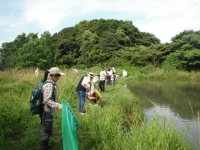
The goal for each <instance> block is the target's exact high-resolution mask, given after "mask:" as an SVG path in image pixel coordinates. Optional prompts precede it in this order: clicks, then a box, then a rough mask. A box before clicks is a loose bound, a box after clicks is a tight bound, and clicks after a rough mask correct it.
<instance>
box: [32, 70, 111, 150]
mask: <svg viewBox="0 0 200 150" xmlns="http://www.w3.org/2000/svg"><path fill="white" fill-rule="evenodd" d="M35 74H36V75H37V76H38V74H39V70H38V68H37V69H36V71H35ZM62 75H65V73H63V72H62V71H61V70H60V69H59V68H58V67H52V68H51V69H49V70H48V71H46V72H45V74H44V78H43V80H42V82H46V81H48V83H46V84H45V85H44V86H43V87H42V93H43V105H44V107H43V111H42V114H40V117H41V124H42V131H41V150H48V142H49V139H50V137H51V135H52V129H53V119H54V115H55V111H56V109H58V110H60V111H62V105H61V104H60V103H58V99H57V97H56V94H57V92H58V86H57V85H56V83H57V81H58V80H59V78H60V77H61V76H62ZM94 76H95V75H94V74H93V73H92V72H89V73H88V74H86V75H84V76H82V77H81V79H80V81H79V82H78V85H77V87H76V92H77V95H78V111H79V112H81V114H85V113H86V110H85V106H84V105H85V101H86V99H87V98H88V99H89V100H91V101H95V102H96V103H97V104H100V103H101V99H102V95H101V94H100V92H99V91H98V90H97V89H96V88H95V87H94V83H93V79H94ZM106 80H107V81H108V77H106V71H105V70H104V67H101V71H100V74H99V84H98V85H99V88H100V90H101V92H104V91H105V82H106ZM110 80H111V81H109V83H110V84H112V83H113V82H112V80H113V79H112V77H111V79H110ZM51 82H52V83H53V84H52V83H51Z"/></svg>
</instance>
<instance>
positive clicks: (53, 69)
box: [48, 67, 65, 76]
mask: <svg viewBox="0 0 200 150" xmlns="http://www.w3.org/2000/svg"><path fill="white" fill-rule="evenodd" d="M48 71H49V73H50V74H59V75H61V76H62V75H65V73H63V72H61V71H60V69H59V68H58V67H52V68H51V69H49V70H48Z"/></svg>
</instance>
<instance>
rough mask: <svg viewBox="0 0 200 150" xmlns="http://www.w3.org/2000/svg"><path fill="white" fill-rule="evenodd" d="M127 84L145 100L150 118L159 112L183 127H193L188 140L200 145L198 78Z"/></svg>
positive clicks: (199, 93) (146, 110)
mask: <svg viewBox="0 0 200 150" xmlns="http://www.w3.org/2000/svg"><path fill="white" fill-rule="evenodd" d="M127 85H128V88H129V89H130V90H131V91H132V92H133V93H134V94H135V96H137V97H138V98H139V99H140V100H141V102H142V106H144V112H145V115H146V116H147V118H148V119H151V118H152V117H153V116H154V112H156V113H157V114H158V115H159V116H162V117H163V118H164V119H165V120H167V121H174V122H175V123H176V126H177V128H178V129H180V130H185V129H186V128H189V133H188V135H187V139H188V141H190V142H192V143H193V144H194V146H195V147H196V148H197V147H198V149H200V147H199V146H198V145H199V140H198V139H199V130H198V121H197V119H198V118H197V117H198V115H197V114H198V111H199V110H200V84H198V82H187V81H149V80H148V81H147V80H145V81H144V80H142V81H140V80H129V81H128V83H127Z"/></svg>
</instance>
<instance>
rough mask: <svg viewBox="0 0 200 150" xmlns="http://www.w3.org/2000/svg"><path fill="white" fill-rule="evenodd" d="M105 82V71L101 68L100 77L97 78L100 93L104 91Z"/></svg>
mask: <svg viewBox="0 0 200 150" xmlns="http://www.w3.org/2000/svg"><path fill="white" fill-rule="evenodd" d="M105 80H106V71H105V70H104V67H103V66H102V67H101V71H100V77H99V88H100V90H101V92H104V91H105Z"/></svg>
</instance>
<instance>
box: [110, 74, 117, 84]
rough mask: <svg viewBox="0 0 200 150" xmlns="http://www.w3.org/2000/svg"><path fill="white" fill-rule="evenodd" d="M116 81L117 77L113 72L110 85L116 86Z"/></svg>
mask: <svg viewBox="0 0 200 150" xmlns="http://www.w3.org/2000/svg"><path fill="white" fill-rule="evenodd" d="M115 79H116V75H115V73H114V72H113V73H112V75H111V77H110V84H111V85H115V84H114V83H115Z"/></svg>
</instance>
